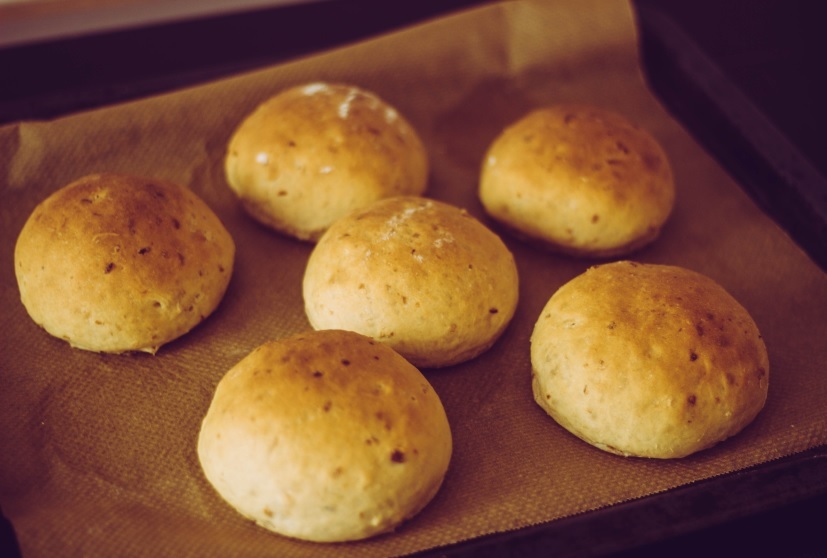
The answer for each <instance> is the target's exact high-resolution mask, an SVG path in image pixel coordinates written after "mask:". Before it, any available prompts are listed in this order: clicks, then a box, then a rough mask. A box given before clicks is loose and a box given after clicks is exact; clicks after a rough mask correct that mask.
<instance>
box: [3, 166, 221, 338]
mask: <svg viewBox="0 0 827 558" xmlns="http://www.w3.org/2000/svg"><path fill="white" fill-rule="evenodd" d="M234 257H235V245H234V244H233V240H232V238H231V237H230V235H229V233H228V232H227V231H226V229H225V228H224V226H223V225H222V224H221V222H220V221H219V220H218V217H216V215H215V214H214V213H213V212H212V210H211V209H210V208H209V207H208V206H207V205H206V204H205V203H204V202H203V201H202V200H201V199H200V198H198V197H197V196H196V195H195V194H194V193H192V192H191V191H190V190H188V189H186V188H183V187H181V186H178V185H176V184H173V183H170V182H167V181H163V180H156V179H151V178H140V177H134V176H123V175H115V174H94V175H90V176H85V177H83V178H80V179H79V180H76V181H75V182H72V183H71V184H69V185H67V186H65V187H64V188H62V189H60V190H58V191H57V192H55V193H53V194H52V195H51V196H49V197H48V198H47V199H46V200H44V201H43V202H42V203H40V205H38V206H37V207H36V208H35V210H34V212H33V213H32V214H31V216H30V217H29V219H28V221H27V222H26V224H25V225H24V226H23V229H22V231H21V232H20V236H19V237H18V239H17V245H16V247H15V252H14V260H15V264H14V266H15V272H16V275H17V283H18V285H19V288H20V297H21V300H22V302H23V305H24V306H25V307H26V310H27V311H28V313H29V315H30V316H31V317H32V319H33V320H34V321H35V322H36V323H38V324H39V325H41V326H42V327H43V328H45V329H46V331H48V332H49V333H50V334H52V335H54V336H55V337H59V338H61V339H65V340H66V341H68V342H69V343H70V344H71V345H72V346H74V347H77V348H79V349H86V350H89V351H97V352H106V353H122V352H126V351H145V352H149V353H154V352H155V351H156V350H158V348H159V347H160V346H161V345H163V344H164V343H167V342H169V341H171V340H173V339H175V338H177V337H179V336H181V335H183V334H184V333H186V332H188V331H190V330H191V329H192V328H193V327H195V326H196V325H197V324H198V323H200V322H201V321H202V320H204V318H205V317H206V316H208V315H209V314H210V313H211V312H212V311H213V310H215V308H216V307H217V306H218V304H219V302H220V301H221V299H222V297H223V296H224V292H225V291H226V289H227V285H228V283H229V281H230V276H231V274H232V269H233V259H234Z"/></svg>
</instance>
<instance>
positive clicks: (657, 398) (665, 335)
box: [531, 261, 769, 458]
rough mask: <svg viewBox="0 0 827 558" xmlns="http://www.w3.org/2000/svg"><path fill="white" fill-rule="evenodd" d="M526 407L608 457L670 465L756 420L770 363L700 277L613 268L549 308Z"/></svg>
mask: <svg viewBox="0 0 827 558" xmlns="http://www.w3.org/2000/svg"><path fill="white" fill-rule="evenodd" d="M531 363H532V369H533V391H534V399H535V400H536V401H537V403H538V404H539V405H540V406H541V407H542V408H543V409H545V410H546V411H547V412H548V414H549V415H551V416H552V417H553V418H554V419H555V420H556V421H557V422H558V423H559V424H560V425H562V426H563V427H564V428H566V429H567V430H568V431H570V432H571V433H573V434H574V435H576V436H578V437H579V438H582V439H583V440H585V441H586V442H588V443H590V444H592V445H594V446H596V447H598V448H600V449H602V450H606V451H608V452H612V453H616V454H620V455H626V456H638V457H653V458H677V457H684V456H686V455H689V454H692V453H694V452H697V451H700V450H703V449H706V448H709V447H711V446H713V445H714V444H716V443H718V442H720V441H722V440H724V439H726V438H728V437H730V436H733V435H734V434H737V433H738V432H740V431H741V430H742V429H743V428H744V427H745V426H747V424H749V423H750V422H751V421H752V420H753V419H754V418H755V417H756V415H757V414H758V412H759V411H760V410H761V409H762V408H763V406H764V402H765V401H766V398H767V383H768V379H769V361H768V359H767V349H766V347H765V346H764V342H763V341H762V339H761V335H760V333H759V332H758V328H757V327H756V325H755V323H754V322H753V320H752V318H751V317H750V315H749V314H748V313H747V311H746V310H745V309H744V308H743V307H742V306H741V305H740V304H739V303H738V302H737V301H736V300H735V299H734V298H733V297H732V296H731V295H729V294H728V293H727V292H726V291H725V290H724V289H723V288H722V287H721V286H719V285H718V284H717V283H715V282H714V281H712V280H711V279H709V278H708V277H706V276H704V275H701V274H699V273H696V272H694V271H690V270H687V269H684V268H681V267H674V266H666V265H653V264H638V263H634V262H628V261H622V262H617V263H611V264H605V265H601V266H595V267H592V268H590V269H589V270H588V271H586V272H585V273H584V274H582V275H580V276H578V277H575V278H574V279H573V280H571V281H570V282H569V283H567V284H565V285H563V286H562V287H561V288H560V289H559V290H558V291H557V292H556V293H555V294H554V295H553V296H552V297H551V299H550V300H549V301H548V304H547V305H546V307H545V308H544V309H543V312H542V314H541V316H540V318H539V320H538V321H537V323H536V325H535V327H534V332H533V334H532V337H531Z"/></svg>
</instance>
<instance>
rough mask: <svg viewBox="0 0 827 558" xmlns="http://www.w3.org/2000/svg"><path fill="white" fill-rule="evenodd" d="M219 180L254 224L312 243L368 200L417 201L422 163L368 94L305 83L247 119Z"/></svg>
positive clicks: (404, 125) (391, 116)
mask: <svg viewBox="0 0 827 558" xmlns="http://www.w3.org/2000/svg"><path fill="white" fill-rule="evenodd" d="M226 174H227V182H228V183H229V185H230V187H231V188H232V190H233V191H234V192H235V193H236V194H237V195H238V197H239V199H240V200H241V203H242V205H243V207H244V208H245V209H246V210H247V212H248V213H249V214H250V215H252V216H253V217H254V218H255V219H257V220H258V221H260V222H261V223H263V224H265V225H267V226H269V227H271V228H273V229H275V230H277V231H279V232H281V233H284V234H286V235H289V236H293V237H296V238H298V239H301V240H306V241H311V242H315V241H316V240H318V238H319V236H321V234H322V232H324V231H325V230H326V229H327V227H329V226H330V224H331V223H333V222H334V221H335V220H336V219H338V218H339V217H342V216H343V215H345V214H347V213H350V212H351V211H354V210H356V209H359V208H361V207H364V206H366V205H368V204H369V203H371V202H373V201H376V200H378V199H381V198H384V197H388V196H393V195H403V194H413V195H419V194H422V193H423V192H424V191H425V188H426V186H427V179H428V159H427V154H426V152H425V148H424V146H423V144H422V142H421V141H420V139H419V136H418V135H417V133H416V131H415V130H414V129H413V127H412V126H411V125H410V124H409V123H408V121H407V120H406V119H405V118H404V117H403V116H402V115H401V114H400V113H399V112H397V111H396V109H394V108H393V107H391V106H390V105H389V104H388V103H386V102H385V101H384V100H382V99H380V98H379V97H377V96H376V95H375V94H373V93H371V92H369V91H366V90H364V89H360V88H357V87H354V86H351V85H344V84H328V83H311V84H308V85H300V86H295V87H292V88H289V89H287V90H284V91H282V92H280V93H279V94H277V95H275V96H274V97H272V98H270V99H269V100H267V101H265V102H264V103H262V104H261V105H260V106H259V107H258V108H257V109H256V110H255V111H254V112H252V113H251V114H250V115H249V116H247V118H246V119H245V120H244V121H243V122H242V123H241V125H240V126H239V127H238V129H237V130H236V131H235V133H234V134H233V136H232V138H231V139H230V142H229V147H228V151H227V158H226Z"/></svg>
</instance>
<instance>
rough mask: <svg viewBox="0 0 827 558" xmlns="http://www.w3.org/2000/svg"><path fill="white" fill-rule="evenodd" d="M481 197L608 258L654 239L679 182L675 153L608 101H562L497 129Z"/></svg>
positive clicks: (498, 213)
mask: <svg viewBox="0 0 827 558" xmlns="http://www.w3.org/2000/svg"><path fill="white" fill-rule="evenodd" d="M479 196H480V200H481V201H482V204H483V206H484V207H485V210H486V211H487V212H488V214H489V215H490V216H491V217H492V218H494V219H495V220H497V221H499V222H501V223H502V224H503V225H505V226H506V227H507V228H508V229H510V230H511V231H512V232H514V233H516V234H517V235H518V236H522V237H524V238H528V239H532V240H535V241H539V242H540V243H542V244H544V245H546V246H548V247H551V248H552V249H554V250H556V251H559V252H563V253H567V254H571V255H575V256H583V257H601V258H602V257H610V256H619V255H622V254H628V253H630V252H632V251H633V250H636V249H638V248H640V247H642V246H644V245H645V244H648V243H649V242H651V241H653V240H654V239H655V238H656V237H657V236H658V234H659V233H660V230H661V227H662V226H663V224H664V223H665V222H666V220H667V218H668V217H669V215H670V213H671V211H672V206H673V205H674V201H675V187H674V183H673V177H672V171H671V168H670V164H669V161H668V159H667V157H666V154H665V153H664V151H663V149H662V148H661V146H660V145H659V143H658V142H657V141H656V140H655V138H654V137H652V136H651V135H650V134H649V133H648V132H646V131H645V130H643V129H641V128H639V127H637V126H634V125H633V124H631V123H630V122H629V121H628V120H626V119H625V118H624V117H622V116H620V115H618V114H614V113H612V112H609V111H606V110H602V109H599V108H595V107H589V106H583V105H560V106H553V107H549V108H543V109H539V110H536V111H534V112H531V113H529V114H528V115H527V116H525V117H523V118H522V119H521V120H519V121H518V122H516V123H515V124H513V125H512V126H510V127H508V128H506V129H505V130H504V131H503V132H502V134H501V135H500V136H499V137H497V138H496V140H495V141H494V142H493V143H492V144H491V146H490V147H489V149H488V152H487V154H486V156H485V161H484V163H483V166H482V172H481V178H480V188H479Z"/></svg>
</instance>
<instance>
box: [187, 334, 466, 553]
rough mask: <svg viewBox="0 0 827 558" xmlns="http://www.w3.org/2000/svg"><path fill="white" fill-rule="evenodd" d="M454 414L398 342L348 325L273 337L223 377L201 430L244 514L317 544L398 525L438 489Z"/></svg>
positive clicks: (227, 492) (211, 474) (214, 478)
mask: <svg viewBox="0 0 827 558" xmlns="http://www.w3.org/2000/svg"><path fill="white" fill-rule="evenodd" d="M451 451H452V440H451V430H450V427H449V424H448V419H447V417H446V415H445V411H444V409H443V407H442V403H441V402H440V399H439V396H438V395H437V394H436V392H435V391H434V390H433V388H432V387H431V386H430V384H429V383H428V381H427V379H426V378H425V377H424V376H423V375H422V374H421V373H420V372H419V370H417V369H416V368H415V367H413V366H412V365H411V364H410V363H408V362H407V361H405V359H403V358H402V357H401V356H399V355H398V354H397V353H395V352H394V351H393V350H392V349H390V348H388V347H386V346H384V345H382V344H381V343H378V342H375V341H373V340H371V339H369V338H367V337H364V336H362V335H359V334H357V333H353V332H345V331H334V330H326V331H318V332H309V333H306V334H300V335H295V336H292V337H289V338H286V339H281V340H278V341H273V342H270V343H267V344H265V345H262V346H261V347H259V348H258V349H256V350H255V351H253V352H252V353H250V354H249V355H248V356H247V357H246V358H244V359H243V360H242V361H241V362H239V363H238V364H237V365H236V366H234V367H233V368H232V369H231V370H230V371H229V372H228V373H227V374H226V375H225V376H224V378H223V379H222V380H221V381H220V382H219V384H218V387H217V388H216V390H215V395H214V397H213V400H212V403H211V405H210V407H209V410H208V412H207V414H206V416H205V418H204V421H203V424H202V426H201V432H200V435H199V438H198V457H199V460H200V462H201V465H202V467H203V470H204V473H205V475H206V477H207V479H208V480H209V481H210V482H211V483H212V485H213V486H214V487H215V489H216V490H217V491H218V493H219V494H220V495H221V496H222V497H223V498H224V499H225V500H226V501H227V502H228V503H229V504H230V505H232V506H233V507H234V508H235V509H236V510H237V511H238V512H239V513H241V514H242V515H244V516H246V517H248V518H250V519H252V520H254V521H255V522H256V523H258V524H259V525H261V526H262V527H265V528H267V529H269V530H272V531H275V532H276V533H280V534H282V535H285V536H288V537H294V538H299V539H304V540H310V541H317V542H336V541H350V540H357V539H363V538H366V537H371V536H373V535H377V534H379V533H384V532H386V531H390V530H392V529H394V528H396V527H397V526H399V525H400V524H401V523H402V522H403V521H405V520H406V519H409V518H411V517H412V516H414V515H415V514H417V513H418V512H419V511H420V510H422V508H424V507H425V505H426V504H428V502H430V501H431V499H432V498H433V497H434V496H435V495H436V493H437V492H438V490H439V487H440V486H441V484H442V481H443V479H444V476H445V473H446V471H447V469H448V465H449V462H450V459H451Z"/></svg>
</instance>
